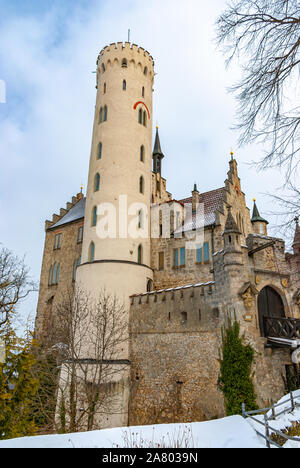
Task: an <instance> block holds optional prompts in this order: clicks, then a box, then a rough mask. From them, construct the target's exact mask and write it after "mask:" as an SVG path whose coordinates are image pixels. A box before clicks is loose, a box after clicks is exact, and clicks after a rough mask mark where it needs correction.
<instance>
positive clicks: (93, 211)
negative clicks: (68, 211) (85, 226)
mask: <svg viewBox="0 0 300 468" xmlns="http://www.w3.org/2000/svg"><path fill="white" fill-rule="evenodd" d="M96 225H97V207H96V206H94V208H93V210H92V227H93V226H96Z"/></svg>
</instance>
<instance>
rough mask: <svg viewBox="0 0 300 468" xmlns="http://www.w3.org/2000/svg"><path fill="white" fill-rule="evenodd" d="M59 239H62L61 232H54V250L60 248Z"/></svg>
mask: <svg viewBox="0 0 300 468" xmlns="http://www.w3.org/2000/svg"><path fill="white" fill-rule="evenodd" d="M61 239H62V234H56V236H55V240H54V250H58V249H60V248H61Z"/></svg>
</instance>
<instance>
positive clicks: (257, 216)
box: [251, 202, 269, 224]
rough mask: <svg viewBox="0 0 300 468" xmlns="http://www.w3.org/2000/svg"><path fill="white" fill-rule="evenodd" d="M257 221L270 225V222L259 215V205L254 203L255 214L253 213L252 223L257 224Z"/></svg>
mask: <svg viewBox="0 0 300 468" xmlns="http://www.w3.org/2000/svg"><path fill="white" fill-rule="evenodd" d="M256 221H260V222H261V223H267V224H269V223H268V221H267V220H266V219H264V218H262V217H261V216H260V214H259V211H258V208H257V205H256V202H254V207H253V213H252V218H251V222H252V223H255V222H256Z"/></svg>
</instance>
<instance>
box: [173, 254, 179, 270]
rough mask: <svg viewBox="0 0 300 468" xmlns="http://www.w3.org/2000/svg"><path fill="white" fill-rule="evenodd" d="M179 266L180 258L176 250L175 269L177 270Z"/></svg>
mask: <svg viewBox="0 0 300 468" xmlns="http://www.w3.org/2000/svg"><path fill="white" fill-rule="evenodd" d="M178 266H179V256H178V249H175V250H174V267H175V268H177V267H178Z"/></svg>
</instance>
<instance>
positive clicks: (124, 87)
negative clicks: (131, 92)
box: [123, 80, 127, 91]
mask: <svg viewBox="0 0 300 468" xmlns="http://www.w3.org/2000/svg"><path fill="white" fill-rule="evenodd" d="M126 87H127V85H126V80H123V91H126Z"/></svg>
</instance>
